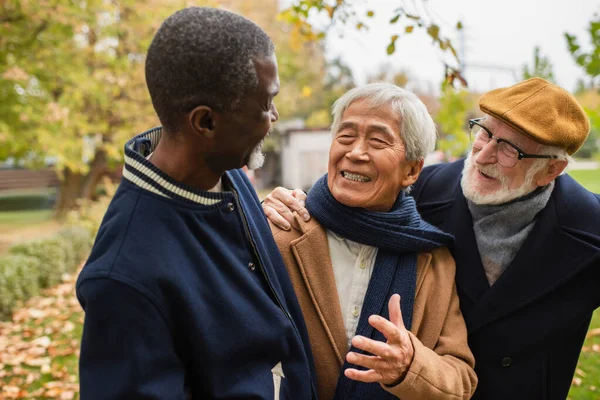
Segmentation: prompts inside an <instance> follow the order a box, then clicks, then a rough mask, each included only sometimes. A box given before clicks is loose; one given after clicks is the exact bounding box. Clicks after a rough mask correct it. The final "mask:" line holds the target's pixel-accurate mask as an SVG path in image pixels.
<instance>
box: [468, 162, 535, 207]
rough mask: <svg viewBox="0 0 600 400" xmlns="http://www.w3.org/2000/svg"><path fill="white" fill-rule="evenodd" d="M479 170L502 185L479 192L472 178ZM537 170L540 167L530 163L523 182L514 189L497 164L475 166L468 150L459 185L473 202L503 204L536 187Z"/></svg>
mask: <svg viewBox="0 0 600 400" xmlns="http://www.w3.org/2000/svg"><path fill="white" fill-rule="evenodd" d="M479 171H481V172H483V173H484V174H486V175H488V176H491V177H492V178H496V179H498V180H499V181H500V184H501V185H502V187H501V188H500V189H498V190H496V191H495V192H493V193H481V189H480V188H479V187H478V185H477V182H476V181H475V179H473V177H474V175H475V174H478V173H479ZM539 171H540V169H539V168H536V165H532V166H531V168H530V169H529V171H527V176H526V177H525V182H523V184H522V185H521V186H520V187H518V188H516V189H510V188H509V187H508V178H507V177H506V176H504V175H502V173H501V172H499V171H498V167H497V165H485V166H482V165H479V166H477V165H476V164H475V159H474V158H473V153H472V152H471V151H470V152H469V155H468V156H467V159H466V160H465V166H464V168H463V172H462V178H461V180H460V185H461V187H462V191H463V194H464V195H465V198H467V199H468V200H470V201H472V202H473V203H475V204H504V203H508V202H509V201H511V200H514V199H516V198H519V197H522V196H525V195H526V194H528V193H531V192H533V191H534V190H535V189H536V188H537V186H536V185H535V183H534V178H535V175H536V174H537V173H538V172H539Z"/></svg>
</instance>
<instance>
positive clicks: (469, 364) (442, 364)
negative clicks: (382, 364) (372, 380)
mask: <svg viewBox="0 0 600 400" xmlns="http://www.w3.org/2000/svg"><path fill="white" fill-rule="evenodd" d="M408 334H409V336H410V339H411V341H412V344H413V347H414V349H415V353H414V358H413V362H412V364H411V366H410V368H409V370H408V372H407V374H406V377H405V378H404V380H403V381H402V382H401V383H400V384H398V385H396V386H394V387H386V386H383V387H384V389H385V390H387V391H388V392H390V393H392V394H393V395H395V396H397V397H399V398H401V399H402V400H421V399H422V400H432V399H440V400H442V399H469V398H471V396H472V395H473V393H474V392H475V388H476V387H477V376H476V375H475V371H474V370H473V368H474V366H475V359H474V357H473V353H471V350H470V349H469V346H468V344H467V329H466V326H465V322H464V319H463V316H462V313H461V311H460V308H459V300H458V295H457V293H456V284H454V285H453V288H452V298H451V300H450V302H449V307H448V310H447V313H446V319H445V321H444V325H443V327H442V331H441V333H440V336H439V340H438V341H437V343H436V345H435V347H434V348H433V349H430V348H428V347H426V346H425V345H423V343H421V341H420V340H419V339H418V338H417V337H416V336H415V335H413V334H412V333H411V332H408Z"/></svg>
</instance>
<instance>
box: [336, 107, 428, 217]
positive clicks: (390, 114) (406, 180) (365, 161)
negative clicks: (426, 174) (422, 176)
mask: <svg viewBox="0 0 600 400" xmlns="http://www.w3.org/2000/svg"><path fill="white" fill-rule="evenodd" d="M400 126H401V121H400V117H399V116H398V115H397V113H395V112H394V111H393V109H392V107H391V106H389V105H387V106H382V107H378V108H376V109H373V108H372V107H370V106H369V105H368V104H367V102H366V101H364V100H357V101H355V102H353V103H352V104H351V105H350V106H349V107H348V108H347V109H346V110H345V111H344V113H343V115H342V118H341V123H340V125H339V128H338V130H337V132H334V138H333V142H332V144H331V148H330V149H329V165H328V177H327V185H328V187H329V190H330V191H331V194H332V195H333V197H334V198H335V199H336V200H337V201H339V202H340V203H342V204H344V205H346V206H349V207H361V208H365V209H367V210H370V211H380V212H386V211H389V210H390V209H391V208H392V206H393V205H394V202H395V201H396V198H397V197H398V195H399V194H400V191H401V190H402V189H404V188H406V187H408V186H410V185H412V184H413V183H414V182H415V180H416V179H417V177H418V176H419V173H420V172H421V168H422V166H423V162H422V161H408V160H406V152H405V148H404V143H403V141H402V138H401V135H400Z"/></svg>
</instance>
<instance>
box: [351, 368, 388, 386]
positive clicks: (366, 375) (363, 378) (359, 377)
mask: <svg viewBox="0 0 600 400" xmlns="http://www.w3.org/2000/svg"><path fill="white" fill-rule="evenodd" d="M344 375H346V376H347V377H348V378H350V379H352V380H355V381H360V382H366V383H371V382H382V381H383V379H384V378H383V375H382V374H381V373H380V372H378V371H375V370H372V369H370V370H368V371H360V370H358V369H354V368H346V370H345V371H344Z"/></svg>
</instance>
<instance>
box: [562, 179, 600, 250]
mask: <svg viewBox="0 0 600 400" xmlns="http://www.w3.org/2000/svg"><path fill="white" fill-rule="evenodd" d="M555 184H556V186H555V188H554V192H553V193H552V197H551V198H552V199H553V200H554V202H555V209H556V214H557V219H558V223H559V225H561V226H562V227H564V228H568V229H574V230H577V231H581V232H585V233H588V234H591V235H593V236H595V237H596V238H597V239H598V240H599V241H600V195H598V194H595V193H592V192H590V191H588V190H587V189H585V188H584V187H583V186H581V185H580V184H579V183H578V182H577V181H575V180H574V179H573V178H572V177H571V176H569V175H567V174H565V175H561V176H559V177H558V178H557V179H556V181H555Z"/></svg>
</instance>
